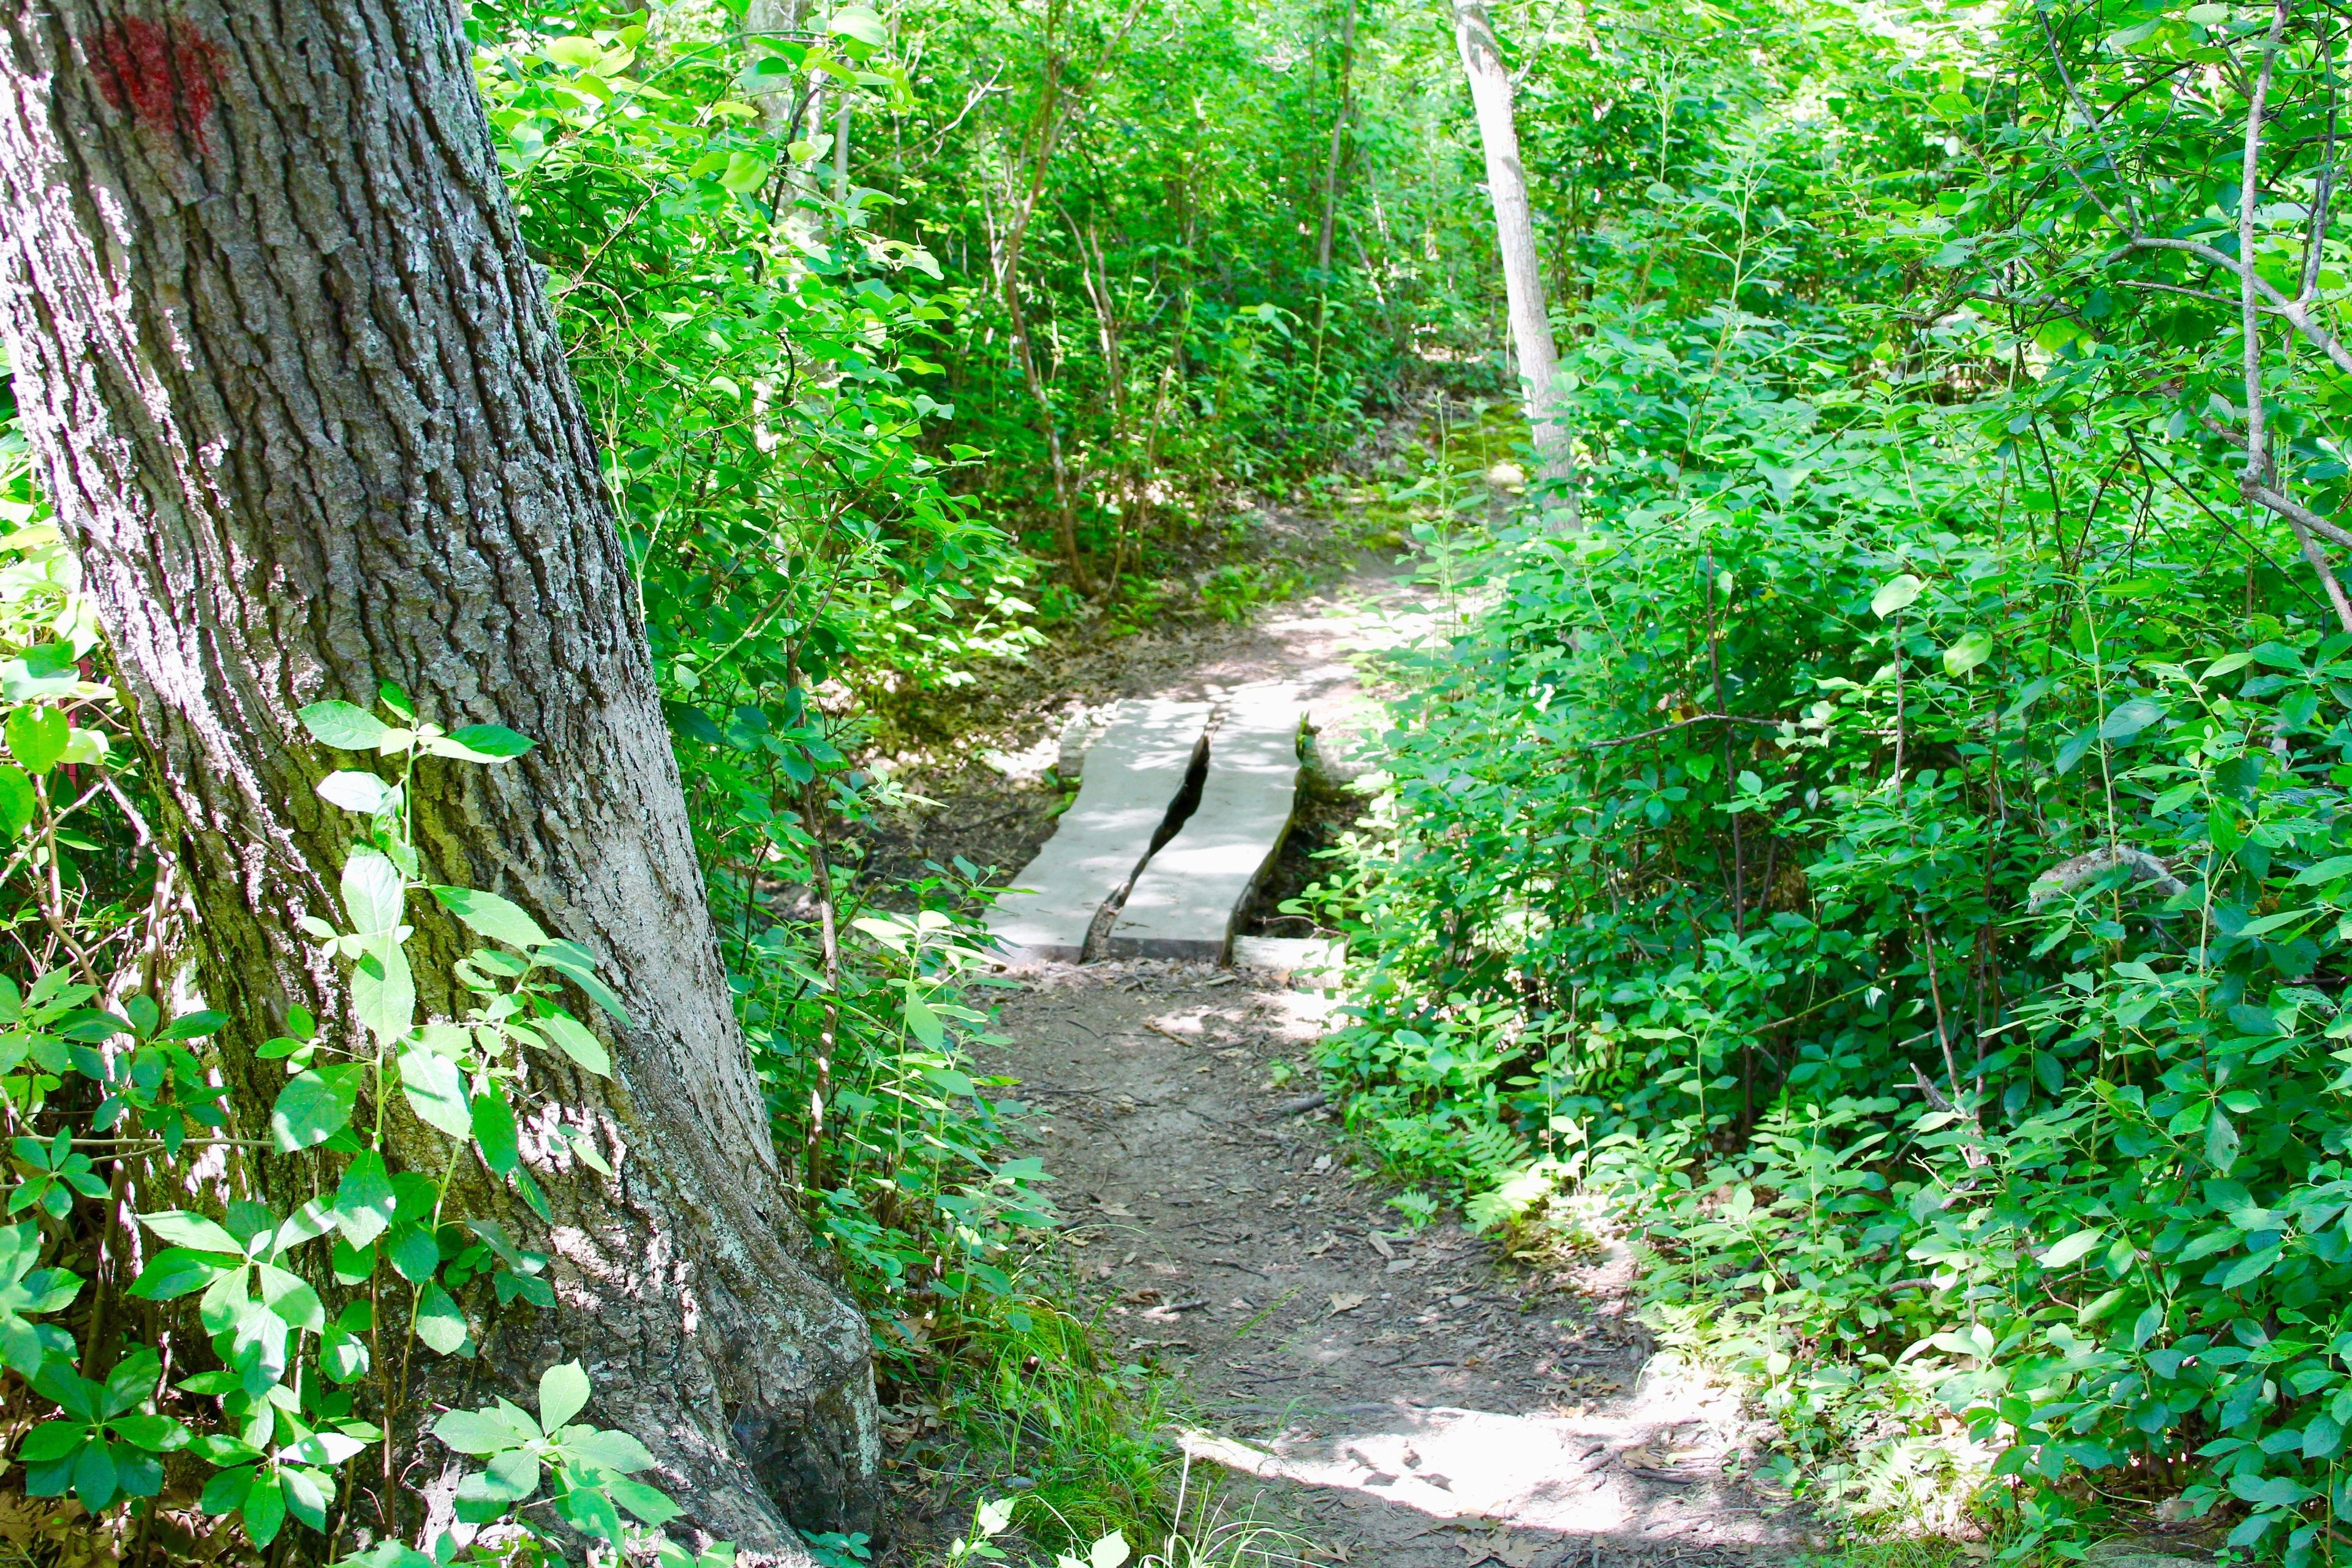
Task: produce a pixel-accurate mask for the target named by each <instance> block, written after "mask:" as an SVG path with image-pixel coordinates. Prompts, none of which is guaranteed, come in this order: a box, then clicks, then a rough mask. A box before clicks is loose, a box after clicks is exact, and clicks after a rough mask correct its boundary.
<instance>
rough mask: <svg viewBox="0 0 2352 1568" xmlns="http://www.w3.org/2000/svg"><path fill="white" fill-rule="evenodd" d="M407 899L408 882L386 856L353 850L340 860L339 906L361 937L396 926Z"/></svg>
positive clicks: (398, 925)
mask: <svg viewBox="0 0 2352 1568" xmlns="http://www.w3.org/2000/svg"><path fill="white" fill-rule="evenodd" d="M407 900H408V883H407V881H406V879H404V878H403V877H402V876H401V874H400V868H399V867H397V866H395V865H394V864H393V863H392V859H391V858H390V857H389V856H386V855H383V854H381V853H379V852H378V851H376V850H373V849H354V850H352V858H350V859H349V860H346V861H345V862H343V909H344V911H345V912H346V913H347V914H349V915H350V916H351V921H352V931H356V932H358V933H359V934H360V935H362V936H385V935H389V934H390V933H391V932H393V931H397V930H399V929H400V922H401V916H402V914H403V913H404V910H405V908H406V905H407Z"/></svg>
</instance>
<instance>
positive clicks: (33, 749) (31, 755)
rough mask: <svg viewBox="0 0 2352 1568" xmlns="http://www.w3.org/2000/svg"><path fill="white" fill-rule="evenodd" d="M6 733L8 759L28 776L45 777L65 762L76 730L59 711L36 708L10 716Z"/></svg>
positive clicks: (31, 707)
mask: <svg viewBox="0 0 2352 1568" xmlns="http://www.w3.org/2000/svg"><path fill="white" fill-rule="evenodd" d="M5 733H6V736H7V741H8V753H9V755H11V756H13V757H15V758H16V761H17V763H19V764H21V765H22V766H23V768H24V769H25V771H26V773H47V772H48V771H49V770H50V769H51V768H53V767H55V766H57V765H58V762H59V761H60V760H62V759H63V758H64V756H65V754H66V744H67V742H68V741H70V740H71V739H72V738H73V727H72V726H71V725H69V724H68V723H67V722H66V716H65V715H64V714H63V713H62V712H60V711H58V710H57V709H55V708H46V707H41V706H38V705H33V706H28V707H24V708H19V709H17V710H15V711H14V712H12V713H10V714H9V715H8V722H7V725H6V727H5Z"/></svg>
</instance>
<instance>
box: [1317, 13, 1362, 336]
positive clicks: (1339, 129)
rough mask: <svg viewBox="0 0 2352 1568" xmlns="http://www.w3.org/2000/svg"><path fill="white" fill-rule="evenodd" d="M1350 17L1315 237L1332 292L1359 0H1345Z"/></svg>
mask: <svg viewBox="0 0 2352 1568" xmlns="http://www.w3.org/2000/svg"><path fill="white" fill-rule="evenodd" d="M1343 4H1345V5H1346V6H1347V7H1348V11H1347V17H1346V19H1345V20H1344V21H1342V22H1341V23H1340V24H1339V112H1338V113H1336V114H1334V115H1332V116H1331V156H1330V159H1329V160H1328V162H1327V163H1325V164H1324V165H1323V228H1322V232H1321V234H1320V235H1319V236H1318V237H1317V239H1316V241H1315V270H1316V271H1317V272H1318V273H1320V274H1322V276H1323V279H1324V284H1323V289H1324V292H1325V294H1326V295H1327V296H1328V294H1329V292H1330V288H1331V285H1330V276H1331V237H1332V235H1333V234H1334V233H1335V232H1336V231H1337V230H1338V228H1339V163H1340V161H1341V159H1342V158H1344V157H1345V156H1346V153H1347V150H1348V121H1349V118H1350V117H1351V116H1352V115H1353V114H1354V113H1355V110H1356V98H1355V89H1356V0H1343Z"/></svg>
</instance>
